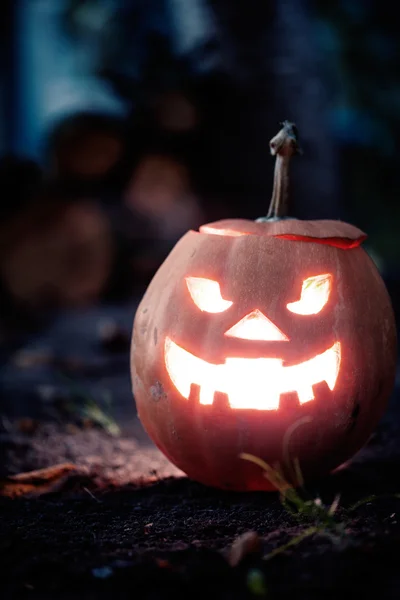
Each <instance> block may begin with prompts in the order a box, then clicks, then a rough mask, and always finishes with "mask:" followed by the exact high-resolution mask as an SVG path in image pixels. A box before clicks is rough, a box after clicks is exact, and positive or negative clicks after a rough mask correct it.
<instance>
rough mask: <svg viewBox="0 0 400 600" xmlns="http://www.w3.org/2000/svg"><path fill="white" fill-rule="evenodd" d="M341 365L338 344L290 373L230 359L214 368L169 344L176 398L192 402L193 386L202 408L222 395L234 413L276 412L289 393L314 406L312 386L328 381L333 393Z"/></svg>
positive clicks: (268, 363) (271, 362) (276, 365)
mask: <svg viewBox="0 0 400 600" xmlns="http://www.w3.org/2000/svg"><path fill="white" fill-rule="evenodd" d="M340 360H341V354H340V342H336V343H335V344H333V346H332V347H331V348H329V349H328V350H326V351H325V352H323V353H322V354H319V355H317V356H315V357H314V358H311V359H310V360H307V361H305V362H302V363H300V364H297V365H291V366H287V367H286V366H283V361H282V360H280V359H275V358H226V360H225V362H224V363H222V364H217V365H216V364H211V363H208V362H207V361H205V360H203V359H201V358H198V357H197V356H194V355H193V354H191V353H190V352H188V351H187V350H185V349H184V348H181V346H179V345H178V344H176V343H175V342H173V341H172V340H171V339H170V338H169V337H167V338H166V340H165V365H166V368H167V371H168V374H169V377H170V379H171V381H172V383H173V384H174V386H175V387H176V389H177V390H178V392H179V393H180V394H181V395H182V396H183V397H184V398H186V399H189V396H190V393H191V387H192V385H193V384H194V385H198V386H199V387H200V392H199V402H200V404H202V405H212V404H213V401H214V394H215V392H222V393H225V394H227V396H228V400H229V405H230V406H231V408H234V409H255V410H277V409H278V408H279V398H280V395H281V394H284V393H287V392H297V395H298V398H299V402H300V404H305V403H306V402H310V401H311V400H313V399H314V392H313V387H312V386H313V385H315V384H317V383H320V382H322V381H326V383H327V385H328V387H329V389H330V390H333V389H334V387H335V385H336V380H337V377H338V374H339V368H340Z"/></svg>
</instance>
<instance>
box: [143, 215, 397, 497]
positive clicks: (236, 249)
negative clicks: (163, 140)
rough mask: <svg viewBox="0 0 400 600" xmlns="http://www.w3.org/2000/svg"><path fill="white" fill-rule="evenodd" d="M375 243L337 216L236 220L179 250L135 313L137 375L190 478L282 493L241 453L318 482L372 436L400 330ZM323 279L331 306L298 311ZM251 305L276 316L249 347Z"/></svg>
mask: <svg viewBox="0 0 400 600" xmlns="http://www.w3.org/2000/svg"><path fill="white" fill-rule="evenodd" d="M365 237H366V236H365V235H364V234H363V233H362V232H361V231H360V230H358V229H356V228H355V227H353V226H351V225H348V224H346V223H341V222H336V221H298V220H296V219H290V220H289V219H288V220H278V221H268V222H252V221H244V220H231V221H222V222H219V223H214V224H211V225H206V226H203V227H201V228H200V232H194V231H190V232H188V233H187V234H186V235H185V236H184V237H183V238H182V239H181V240H180V241H179V242H178V243H177V245H176V246H175V248H174V249H173V250H172V252H171V253H170V255H169V256H168V257H167V259H166V260H165V262H164V263H163V265H162V266H161V267H160V269H159V270H158V272H157V273H156V275H155V276H154V278H153V280H152V282H151V283H150V285H149V287H148V289H147V291H146V293H145V295H144V297H143V300H142V301H141V303H140V305H139V307H138V310H137V313H136V317H135V322H134V330H133V338H132V350H131V367H132V383H133V392H134V396H135V399H136V404H137V409H138V415H139V417H140V420H141V422H142V424H143V426H144V427H145V429H146V431H147V433H148V434H149V436H150V437H151V438H152V440H153V441H154V442H155V443H156V445H157V446H158V447H159V448H160V450H161V451H162V452H163V453H164V454H165V455H166V456H167V457H168V458H169V459H170V460H171V462H173V463H174V464H175V465H176V466H178V467H179V468H180V469H182V470H183V471H184V472H185V473H186V474H187V475H188V476H189V477H191V478H192V479H194V480H197V481H199V482H202V483H204V484H206V485H210V486H215V487H219V488H224V489H234V490H271V489H274V488H273V485H272V484H271V483H270V482H269V481H268V480H267V479H266V478H265V477H264V476H263V473H262V471H261V469H260V468H259V467H258V466H256V465H254V464H252V463H250V462H248V461H246V460H243V459H242V458H240V454H241V453H249V454H252V455H254V456H257V457H259V458H261V459H263V460H264V461H266V462H267V463H269V464H270V465H277V464H279V465H280V466H281V467H282V466H284V465H285V464H287V458H288V456H289V457H290V460H293V459H297V460H298V461H299V463H300V469H301V472H302V474H303V477H304V478H305V479H306V480H307V479H310V478H312V477H315V476H319V475H321V474H324V473H327V472H329V471H330V470H332V469H334V468H336V467H337V466H339V465H340V464H342V463H343V462H344V461H345V460H347V459H348V458H350V457H351V456H352V455H353V454H354V453H355V452H356V451H357V450H359V449H360V448H361V447H362V446H363V445H364V444H365V442H366V441H367V440H368V438H369V436H370V434H371V433H372V431H373V430H374V428H375V427H376V425H377V423H378V421H379V419H380V417H381V416H382V414H383V412H384V410H385V407H386V403H387V399H388V397H389V395H390V393H391V390H392V387H393V383H394V376H395V365H396V333H395V323H394V316H393V311H392V307H391V302H390V299H389V296H388V293H387V291H386V288H385V285H384V283H383V281H382V279H381V277H380V275H379V273H378V271H377V269H376V267H375V265H374V263H373V262H372V260H371V259H370V257H369V256H368V254H367V253H366V252H365V251H364V250H363V248H361V246H360V244H361V242H362V241H363V239H365ZM320 275H329V281H330V285H331V287H330V292H329V295H328V297H327V298H325V300H326V301H325V303H324V305H323V306H322V307H320V308H319V310H316V311H314V313H315V314H297V313H295V312H292V311H291V310H289V309H288V306H290V307H292V306H293V303H296V302H297V304H299V298H301V297H302V296H301V293H302V286H303V284H304V281H305V280H310V281H311V280H312V278H318V276H320ZM187 278H201V280H203V279H207V280H211V281H214V282H217V283H218V284H219V286H220V292H221V294H220V295H221V297H222V303H221V301H220V303H219V305H218V306H217V308H221V310H219V312H213V313H211V312H207V311H206V310H204V309H203V310H201V309H199V307H198V306H197V305H196V303H195V302H194V301H193V296H192V295H191V292H190V290H189V285H188V279H187ZM190 281H192V280H190ZM196 281H197V280H196ZM306 287H307V286H306ZM306 294H307V289H306V291H305V296H306ZM228 301H229V302H228ZM224 303H225V304H224ZM296 306H297V305H296ZM317 308H318V307H317ZM296 310H297V308H296ZM254 311H256V312H257V311H258V313H257V314H259V313H262V315H263V317H266V318H267V319H264V320H263V322H262V323H261V322H260V324H259V327H256V329H255V330H254V329H253V330H252V331H253V333H252V334H251V335H250V337H251V336H253V337H252V339H242V338H241V337H240V336H239V337H235V336H231V335H229V334H228V335H227V332H229V331H230V330H231V331H234V326H235V325H238V324H239V323H241V320H242V319H243V318H244V317H246V316H248V315H253V316H254V314H255V312H254ZM249 318H250V317H249ZM257 323H258V322H257ZM266 323H267V324H268V323H269V325H268V327H267V328H266V329H265V328H264V329H263V327H264V325H265V324H266ZM271 323H272V328H271ZM274 327H275V329H274ZM236 330H237V327H236ZM240 331H242V330H240ZM243 331H244V330H243ZM248 331H250V330H248ZM254 331H255V337H256V338H257V337H259V338H260V339H254V335H253V334H254ZM277 331H278V332H280V333H279V334H276V335H275V333H276V332H277ZM258 332H260V335H258ZM261 332H263V333H262V334H261ZM271 332H272V335H270V336H269V333H271ZM274 332H275V333H274ZM279 336H280V337H279ZM242 337H243V336H242ZM244 337H246V336H244ZM261 338H262V339H261ZM278 338H279V339H278ZM171 344H172V346H173V348H174V349H175V350H174V352H173V353H172V354H170V351H171ZM332 348H334V349H335V350H336V354H335V356H336V359H337V362H336V367H337V369H336V372H335V377H334V378H333V379H332V378H331V379H330V380H329V385H328V381H327V379H328V378H327V377H326V372H325V371H326V365H325V364H322V363H321V360H320V359H319V358H318V357H320V356H322V355H324V356H328V355H327V354H324V353H326V351H327V350H328V349H332ZM182 350H183V352H182ZM338 350H339V351H338ZM185 352H186V353H188V354H189V355H191V356H192V357H193V358H190V356H189V357H188V354H185ZM333 356H334V355H333V354H332V353H331V354H329V357H330V358H329V361H328V362H329V368H331V367H332V365H333V363H332V360H333ZM235 358H236V359H238V358H239V359H240V358H242V359H243V358H245V359H248V360H247V362H246V363H244V362H243V360H242V361H238V360H236V361H235V360H232V359H235ZM249 359H270V361H269V362H268V361H265V360H261V361H260V362H259V363H257V362H255V361H254V360H253V361H252V362H249ZM271 359H276V362H271ZM313 359H314V360H313ZM331 359H332V360H331ZM199 360H200V361H203V362H199ZM309 361H312V362H309ZM318 361H319V362H318ZM328 362H327V364H328ZM180 363H181V365H180ZM303 363H307V365H308V366H307V369H308V370H307V371H305V370H304V369H306V367H305V366H304V365H303ZM227 364H229V365H230V367H229V368H230V370H228V369H227V368H226V365H227ZM295 365H300V368H301V369H302V371H301V373H300V371H299V370H298V367H295V368H293V367H294V366H295ZM308 367H309V368H308ZM190 382H191V383H192V385H191V386H190V389H188V385H190ZM310 386H311V391H312V393H311V395H310V389H309V388H310ZM203 387H204V389H205V391H204V392H202V388H203ZM292 388H295V389H292ZM306 388H308V396H307V393H305V390H306ZM271 390H272V391H271ZM301 390H302V391H301ZM214 392H215V393H214ZM304 393H305V395H304ZM301 395H303V398H302V400H303V402H300V398H301ZM311 396H312V397H311ZM201 399H202V402H203V403H201V402H200V400H201ZM204 402H208V404H204ZM235 403H236V404H235ZM238 403H239V404H240V407H237V405H238ZM268 403H269V404H268ZM277 403H278V404H277ZM271 404H272V405H273V407H272V408H271ZM287 475H288V473H287Z"/></svg>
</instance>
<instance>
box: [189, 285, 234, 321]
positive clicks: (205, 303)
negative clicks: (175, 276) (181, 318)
mask: <svg viewBox="0 0 400 600" xmlns="http://www.w3.org/2000/svg"><path fill="white" fill-rule="evenodd" d="M186 285H187V287H188V290H189V292H190V295H191V297H192V300H193V302H194V303H195V304H196V306H198V307H199V309H200V310H202V311H204V312H209V313H220V312H224V311H225V310H228V308H229V307H230V306H232V304H233V302H231V301H230V300H224V299H223V297H222V295H221V288H220V287H219V283H218V282H217V281H213V280H212V279H205V278H204V277H186Z"/></svg>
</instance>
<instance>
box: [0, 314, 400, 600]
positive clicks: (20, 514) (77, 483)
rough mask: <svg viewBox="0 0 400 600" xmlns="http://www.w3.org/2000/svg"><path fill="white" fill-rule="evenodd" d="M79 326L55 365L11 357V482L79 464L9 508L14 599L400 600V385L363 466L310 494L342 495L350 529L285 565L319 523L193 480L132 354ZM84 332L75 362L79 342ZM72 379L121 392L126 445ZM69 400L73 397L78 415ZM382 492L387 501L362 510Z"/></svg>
mask: <svg viewBox="0 0 400 600" xmlns="http://www.w3.org/2000/svg"><path fill="white" fill-rule="evenodd" d="M130 312H131V309H129V310H128V311H127V315H128V317H129V316H130ZM128 313H129V314H128ZM92 316H93V315H92ZM71 318H72V317H71ZM76 318H78V319H80V318H81V317H80V316H75V317H73V318H72V321H71V320H69V321H67V323H66V324H65V325H64V326H62V325H60V324H58V325H57V327H55V329H54V328H53V330H52V331H49V332H48V333H47V337H46V338H45V339H44V338H43V339H42V340H41V341H40V343H39V342H37V341H36V342H37V343H36V346H35V347H36V350H35V351H36V352H38V350H37V348H38V347H40V348H42V349H43V348H46V350H47V351H49V349H50V355H51V359H50V358H49V356H47V358H46V359H45V360H44V362H45V363H46V364H45V365H43V360H42V359H41V360H40V361H36V363H35V360H33V361H32V362H31V363H30V366H29V367H27V366H26V363H24V365H25V366H24V367H21V361H20V359H21V356H20V355H19V359H18V361H19V362H18V361H17V360H16V359H15V357H14V358H10V360H9V361H8V362H7V364H5V365H4V367H3V370H2V373H1V377H2V388H3V389H5V390H6V394H5V395H4V396H2V398H1V400H2V402H3V403H2V406H3V418H2V425H1V432H0V453H1V461H0V468H1V478H2V479H3V480H4V478H5V477H6V476H7V475H10V474H16V473H21V472H25V471H29V470H33V469H38V468H42V467H47V466H53V465H55V464H59V463H65V462H68V463H74V464H76V465H78V467H79V469H78V470H77V472H76V473H75V474H72V476H71V477H69V478H67V479H66V480H65V481H64V482H63V483H62V485H61V486H59V487H58V488H57V489H56V490H55V491H54V492H53V493H50V494H46V495H42V496H39V497H36V498H32V497H30V498H29V497H28V498H27V497H24V498H23V497H21V498H7V497H3V498H0V573H1V575H0V597H1V598H7V599H8V598H34V599H36V598H38V599H39V598H40V599H42V598H49V599H54V598H65V599H68V600H70V599H75V598H85V599H91V598H112V599H113V600H114V599H116V598H127V599H128V598H130V599H131V598H145V599H150V598H162V599H164V598H177V597H178V598H179V597H182V598H183V597H185V598H190V597H202V596H203V597H204V595H205V594H207V595H208V596H209V597H210V598H218V599H219V598H222V599H223V598H232V599H233V598H241V599H245V598H256V597H259V598H262V597H265V598H266V597H268V598H279V599H286V598H296V599H304V600H305V599H307V600H309V599H314V598H316V599H317V598H318V599H320V598H321V599H322V598H324V599H330V598H341V597H346V598H347V597H350V595H351V596H352V597H354V596H355V595H357V597H358V596H359V597H363V596H364V597H373V596H375V597H378V598H384V599H389V598H393V599H396V600H398V598H399V597H400V568H399V566H398V565H399V557H398V548H399V544H400V520H399V514H400V499H399V498H397V497H396V494H397V493H400V394H399V391H398V390H397V388H396V392H395V394H394V396H393V398H392V402H391V406H390V409H389V411H388V413H387V415H386V417H385V418H384V420H383V421H382V423H381V425H380V427H379V429H378V431H377V433H376V434H375V435H374V436H373V437H372V439H371V440H370V443H369V445H368V446H367V447H366V448H365V449H364V450H363V451H362V452H361V453H360V454H359V455H358V456H357V457H356V458H355V459H354V460H353V461H352V463H351V464H349V465H347V466H346V467H345V468H343V469H341V470H340V471H337V472H336V473H334V474H332V475H331V476H329V477H327V478H325V479H324V480H321V481H318V482H315V483H314V485H313V486H312V487H310V488H309V489H308V493H309V494H310V497H312V498H316V497H317V496H320V497H321V498H322V501H323V502H324V503H326V504H328V503H330V502H332V501H333V499H334V498H335V497H336V496H337V494H338V493H340V494H341V498H340V504H339V509H338V511H337V512H336V521H337V524H338V527H337V528H336V529H334V530H329V531H328V530H326V529H325V530H324V531H323V532H322V533H319V534H316V535H313V536H309V537H306V538H305V539H304V540H303V541H299V542H298V543H296V544H294V545H292V546H290V547H288V548H287V549H286V551H282V552H280V553H278V554H276V555H273V556H272V555H271V552H273V551H274V550H276V549H278V548H282V546H283V545H285V544H287V543H288V542H289V541H291V540H293V539H294V538H295V537H296V536H298V535H300V534H302V533H304V531H306V530H307V529H308V528H309V527H310V526H314V525H315V524H316V522H315V520H312V519H311V520H310V519H306V518H304V519H303V520H299V518H298V517H297V516H293V515H291V514H290V513H289V512H288V511H287V510H286V509H285V508H284V507H283V506H282V503H281V501H280V499H279V497H278V496H277V495H276V494H262V493H252V494H234V493H228V492H220V491H217V490H212V489H208V488H206V487H204V486H201V485H199V484H196V483H194V482H191V481H189V480H188V479H187V478H186V477H185V476H183V474H181V473H180V472H179V471H178V470H177V469H175V468H174V467H173V466H172V465H171V464H170V463H169V462H168V461H167V460H166V459H165V458H164V457H163V456H162V455H161V454H160V453H159V452H158V450H156V449H155V448H154V446H153V445H152V444H151V443H150V442H149V440H148V439H147V438H146V436H145V434H144V433H143V431H142V430H141V428H140V425H139V424H138V421H137V419H136V417H135V411H134V406H133V402H132V399H131V396H130V393H129V374H128V372H127V369H126V365H127V360H126V359H127V352H126V348H125V349H124V348H123V344H122V346H121V347H118V349H117V350H116V352H113V351H110V345H108V346H107V349H104V346H102V347H100V346H101V345H100V344H99V345H98V347H97V346H96V334H95V333H94V332H95V329H96V328H95V327H94V328H92V329H90V328H89V329H85V330H82V323H81V321H79V324H78V325H79V326H78V325H76V327H75V329H74V327H73V326H72V324H73V323H75V320H76ZM96 318H97V317H93V322H95V321H96ZM74 319H75V320H74ZM89 321H90V319H89ZM122 321H123V319H122ZM128 321H129V319H127V322H128ZM125 326H126V328H127V331H128V325H125ZM63 327H64V328H63ZM78 330H79V331H80V333H79V334H78V333H77V332H78ZM71 332H72V333H71ZM74 332H75V336H76V337H75V338H74V342H76V343H74V346H73V351H74V361H72V362H71V360H70V355H71V345H70V344H69V343H67V338H68V336H70V335H72V334H73V333H74ZM79 336H80V337H79ZM83 339H84V342H83V341H82V340H83ZM89 347H90V348H92V350H93V354H92V355H91V354H90V352H89V350H88V348H89ZM111 347H112V344H111ZM96 348H97V349H96ZM33 354H34V353H33ZM76 357H78V359H79V360H75V359H76ZM31 358H32V357H31ZM118 361H120V362H118ZM50 362H51V364H49V363H50ZM17 363H18V364H19V365H20V366H17ZM38 363H40V364H38ZM54 364H57V365H58V367H57V368H56V367H55V366H54ZM110 364H111V365H112V366H111V367H110ZM116 364H119V365H120V367H121V368H119V369H117V368H116V367H115V365H116ZM60 365H62V366H61V368H60ZM68 365H69V366H68ZM71 365H72V366H71ZM107 365H108V366H109V370H107V368H105V366H107ZM88 366H89V367H90V369H89V368H88ZM59 371H61V372H62V374H63V377H64V379H63V380H62V381H63V382H64V383H63V385H64V384H65V376H67V378H69V381H70V380H71V378H72V379H73V381H74V386H75V383H76V382H77V381H78V382H79V386H84V389H85V390H89V391H90V393H91V394H92V395H93V396H95V397H96V398H99V396H100V394H99V390H101V389H108V390H111V392H112V397H113V402H112V404H111V412H112V416H113V418H114V419H115V420H116V421H117V422H118V423H119V425H120V426H121V429H122V433H121V435H118V436H117V435H110V433H109V432H107V426H105V427H104V423H103V427H100V426H94V425H93V422H92V421H91V420H90V419H88V418H83V417H82V414H81V412H80V411H79V402H81V403H84V402H85V400H84V398H83V397H82V396H79V393H78V392H77V391H76V389H75V387H74V386H72V387H73V388H74V389H72V387H71V385H70V383H69V384H65V385H64V387H62V386H61V385H59V381H58V379H57V376H56V375H57V373H59ZM88 373H89V374H88ZM43 385H46V386H47V387H46V389H45V390H43ZM96 386H97V387H96ZM38 388H40V389H39V391H38ZM66 398H67V399H68V398H69V400H71V398H73V400H74V403H72V406H73V407H75V408H72V409H71V402H69V403H68V402H67V401H66ZM3 399H4V401H3ZM66 407H67V408H68V410H67V408H66ZM106 425H107V423H106ZM114 433H115V432H114ZM371 495H374V496H378V497H377V498H375V499H371V500H370V501H369V502H368V501H367V502H365V503H364V504H362V505H360V506H359V507H358V508H355V509H354V510H350V507H351V505H352V504H354V503H355V502H358V501H360V500H362V499H367V498H368V497H369V496H371ZM250 530H253V531H256V532H257V533H258V534H259V536H260V537H261V549H260V550H259V551H257V552H255V553H249V554H246V553H243V558H242V560H241V561H239V564H238V565H237V566H235V567H232V566H230V564H229V560H228V559H229V556H230V555H229V550H230V548H231V545H232V542H233V541H234V540H235V538H237V536H239V535H241V534H242V533H244V532H247V531H250Z"/></svg>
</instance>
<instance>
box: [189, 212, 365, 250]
mask: <svg viewBox="0 0 400 600" xmlns="http://www.w3.org/2000/svg"><path fill="white" fill-rule="evenodd" d="M200 233H206V234H213V235H222V236H230V237H237V236H242V235H260V236H267V237H278V238H283V239H287V240H293V241H299V242H314V243H317V244H326V245H329V246H336V247H337V248H343V249H350V248H356V247H357V246H360V245H361V244H362V242H363V241H364V240H365V239H366V238H367V235H366V234H365V233H364V232H363V231H361V229H358V227H355V226H354V225H350V224H349V223H345V222H343V221H334V220H315V221H302V220H300V219H270V220H264V221H259V222H257V221H250V220H247V219H223V220H221V221H216V222H215V223H209V224H207V225H202V226H201V227H200Z"/></svg>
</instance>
